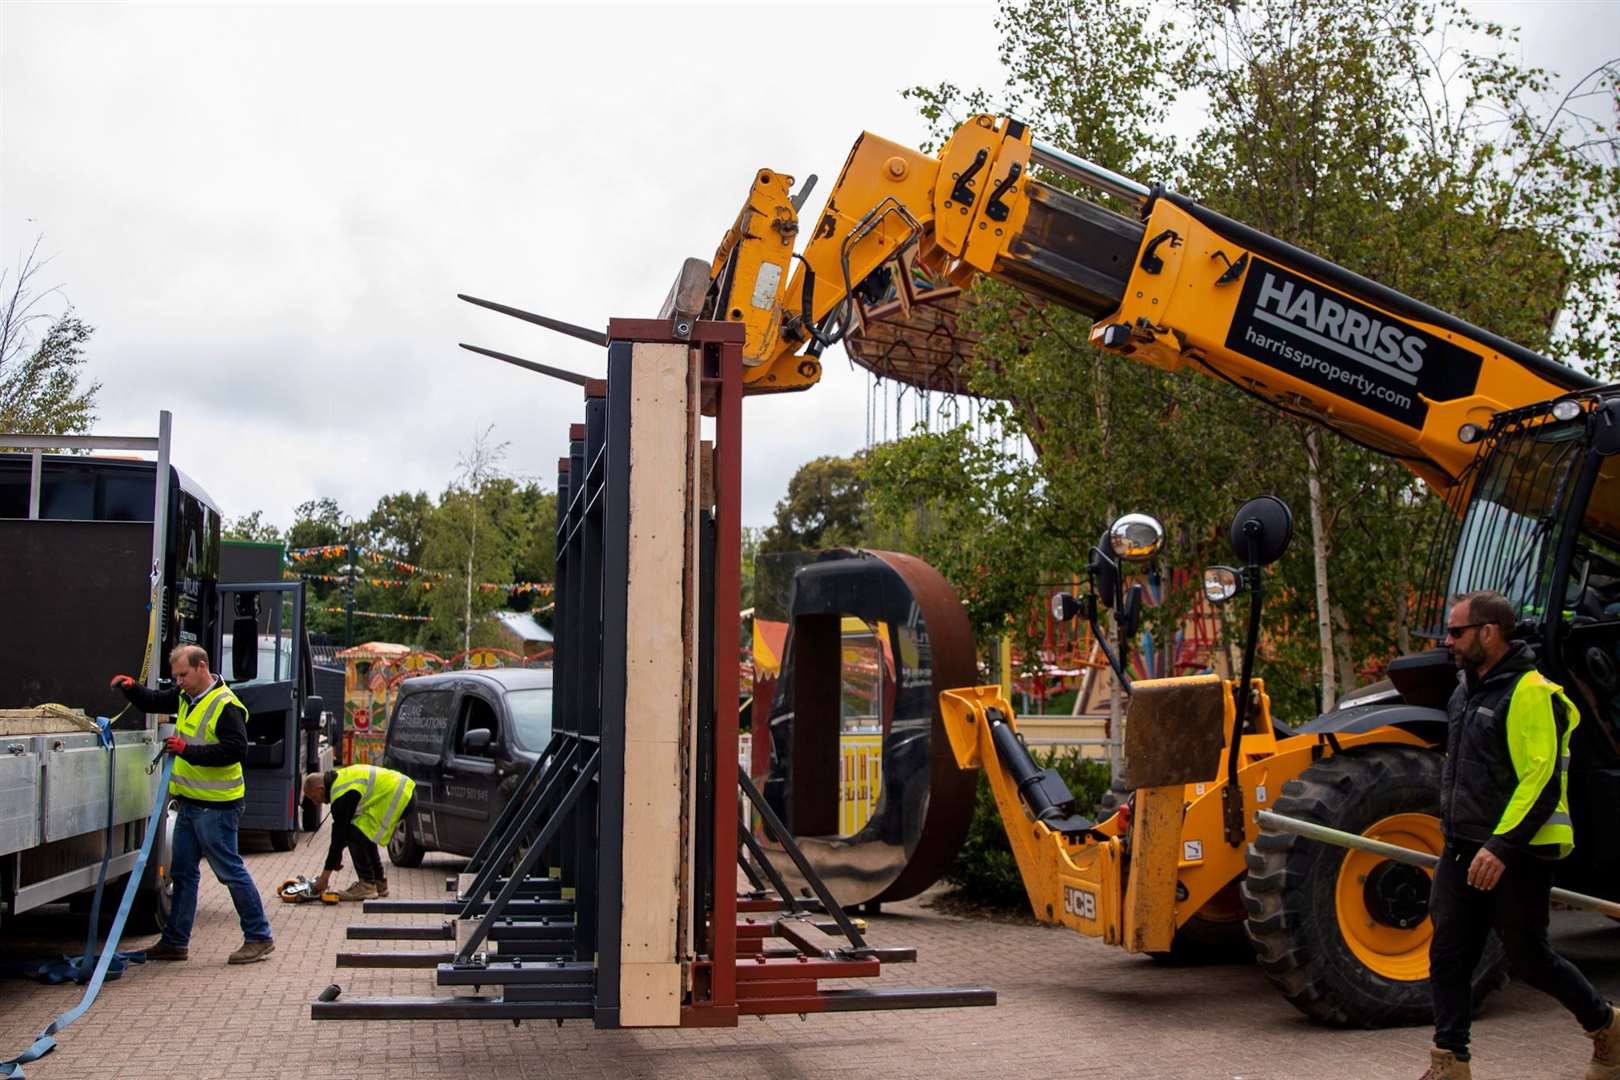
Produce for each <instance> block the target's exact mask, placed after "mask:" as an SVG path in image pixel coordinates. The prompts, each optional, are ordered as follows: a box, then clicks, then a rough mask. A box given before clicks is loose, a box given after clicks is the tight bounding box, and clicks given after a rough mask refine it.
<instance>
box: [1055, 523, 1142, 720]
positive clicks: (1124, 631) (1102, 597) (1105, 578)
mask: <svg viewBox="0 0 1620 1080" xmlns="http://www.w3.org/2000/svg"><path fill="white" fill-rule="evenodd" d="M1163 547H1164V526H1163V525H1161V524H1159V522H1158V520H1157V519H1156V518H1153V517H1150V516H1149V515H1147V514H1126V515H1124V516H1123V517H1120V518H1118V519H1117V520H1115V522H1114V523H1113V524H1112V525H1110V526H1109V527H1108V529H1107V531H1106V532H1104V533H1103V534H1102V538H1101V539H1099V540H1098V541H1097V544H1096V546H1095V547H1093V548H1092V549H1091V559H1090V561H1088V562H1087V563H1086V578H1087V580H1088V581H1089V583H1090V585H1091V593H1090V595H1088V596H1087V597H1086V599H1085V601H1084V606H1083V607H1082V605H1081V602H1080V601H1078V600H1076V599H1075V598H1074V597H1073V596H1070V595H1069V594H1068V593H1059V594H1058V595H1057V596H1055V597H1053V598H1052V613H1053V614H1054V615H1056V616H1057V618H1058V620H1059V621H1060V622H1061V621H1064V620H1065V619H1070V618H1073V617H1074V616H1075V615H1076V614H1078V613H1079V612H1080V611H1081V610H1084V611H1085V613H1086V621H1087V622H1088V623H1089V624H1090V625H1091V633H1092V637H1093V638H1094V639H1095V640H1096V642H1097V644H1098V645H1100V646H1102V651H1103V656H1105V657H1106V658H1107V660H1108V666H1109V667H1110V668H1112V669H1113V672H1114V675H1115V677H1116V678H1118V679H1119V685H1120V687H1121V689H1123V690H1124V691H1125V692H1126V693H1127V694H1128V693H1130V691H1131V678H1130V676H1129V675H1128V674H1126V672H1125V661H1126V658H1127V656H1128V653H1127V651H1126V650H1127V648H1128V644H1129V641H1130V639H1131V638H1132V637H1134V636H1135V635H1136V628H1137V626H1138V624H1139V623H1140V622H1141V617H1142V597H1143V595H1144V594H1145V590H1144V589H1143V588H1142V586H1141V585H1132V586H1131V588H1130V590H1129V591H1125V590H1124V588H1123V586H1124V564H1125V563H1127V562H1140V563H1145V562H1149V561H1151V560H1152V558H1153V557H1154V556H1155V555H1157V554H1158V553H1159V550H1160V549H1161V548H1163ZM1065 598H1066V599H1065ZM1099 605H1101V607H1103V608H1107V609H1110V610H1112V611H1113V612H1114V620H1115V623H1116V625H1117V626H1118V628H1119V644H1118V649H1117V651H1116V649H1114V648H1112V647H1110V645H1109V643H1108V635H1106V634H1104V633H1103V630H1102V625H1101V623H1100V621H1099V619H1100V612H1099V610H1098V606H1099Z"/></svg>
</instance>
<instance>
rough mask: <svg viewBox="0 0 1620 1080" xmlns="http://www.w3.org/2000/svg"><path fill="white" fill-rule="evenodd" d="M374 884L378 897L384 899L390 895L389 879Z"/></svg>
mask: <svg viewBox="0 0 1620 1080" xmlns="http://www.w3.org/2000/svg"><path fill="white" fill-rule="evenodd" d="M372 884H373V885H375V886H376V887H377V896H378V897H384V896H387V895H388V879H387V878H383V879H382V880H381V881H373V882H372Z"/></svg>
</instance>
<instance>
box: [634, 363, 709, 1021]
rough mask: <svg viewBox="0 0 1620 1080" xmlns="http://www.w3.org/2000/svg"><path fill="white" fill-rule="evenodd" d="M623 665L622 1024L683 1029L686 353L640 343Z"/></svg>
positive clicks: (687, 489)
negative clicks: (679, 933) (679, 938)
mask: <svg viewBox="0 0 1620 1080" xmlns="http://www.w3.org/2000/svg"><path fill="white" fill-rule="evenodd" d="M630 399H631V401H630V544H629V575H628V583H627V607H628V610H629V612H630V624H629V627H628V640H627V642H626V657H625V661H626V663H625V670H626V680H625V733H624V739H625V742H624V844H623V852H624V879H623V887H622V892H621V898H622V905H623V906H622V911H623V919H622V923H621V926H622V929H621V935H622V936H621V939H620V947H619V960H620V965H621V974H620V980H621V981H620V994H619V997H620V1022H621V1023H623V1024H625V1025H626V1026H630V1027H641V1026H664V1025H676V1024H679V1023H680V966H679V964H678V963H677V962H676V951H675V949H676V926H677V918H678V909H679V884H680V883H679V878H680V868H681V867H680V860H681V854H682V853H681V845H680V844H679V843H678V842H675V841H676V838H677V837H678V836H679V835H680V830H681V819H682V817H683V814H682V810H683V806H682V802H681V794H682V785H681V770H680V739H681V729H682V726H683V720H684V711H685V708H686V687H685V683H686V681H687V679H688V677H689V675H688V672H687V666H688V659H687V653H688V647H687V643H686V641H685V638H686V636H687V635H686V612H685V608H686V593H685V589H686V579H687V577H688V566H689V561H690V559H691V547H692V545H691V542H690V527H689V523H688V518H689V512H688V508H689V506H690V505H691V499H692V491H691V488H692V479H691V470H692V459H691V449H690V447H691V430H692V421H691V417H690V413H691V409H690V403H691V351H690V349H688V348H687V347H686V346H685V345H663V344H650V343H640V344H637V345H635V346H634V352H633V354H632V361H631V384H630Z"/></svg>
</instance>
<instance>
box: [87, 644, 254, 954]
mask: <svg viewBox="0 0 1620 1080" xmlns="http://www.w3.org/2000/svg"><path fill="white" fill-rule="evenodd" d="M169 670H170V672H171V673H172V674H173V675H174V686H172V687H170V688H169V689H167V690H157V691H152V690H148V689H146V688H145V687H144V686H141V685H140V684H139V683H137V682H136V681H135V680H134V679H132V678H130V677H129V676H128V675H115V676H113V680H112V686H113V689H115V690H121V691H123V694H124V696H125V697H126V698H128V699H129V701H130V703H131V704H132V705H134V706H135V707H136V708H137V709H140V710H142V711H144V712H149V713H173V714H174V718H175V725H174V726H175V732H176V733H175V734H174V735H171V736H170V737H169V739H168V740H167V743H166V749H167V750H168V751H169V753H171V754H173V755H174V757H175V762H174V774H173V776H172V777H171V778H170V780H169V794H170V795H172V796H174V799H175V801H176V802H177V803H178V804H179V808H180V813H179V817H178V818H177V820H176V821H175V826H174V850H173V851H171V852H170V853H169V876H170V879H171V880H172V881H173V882H174V904H173V906H172V910H171V911H170V913H169V918H168V921H167V923H165V925H164V927H163V938H162V940H161V941H159V942H158V943H157V944H156V945H154V946H153V947H152V948H150V949H147V950H146V958H147V959H148V960H185V959H187V957H188V956H189V955H190V952H189V949H190V944H191V924H192V920H193V919H194V918H195V917H196V914H197V888H198V886H199V885H200V884H201V882H202V874H201V873H200V872H199V866H200V864H201V862H202V860H203V859H204V858H205V857H206V858H207V859H208V865H209V866H210V867H212V868H213V871H214V876H215V877H216V878H218V879H219V883H220V884H221V885H223V886H225V888H226V889H228V890H229V891H230V894H231V903H233V904H235V905H236V916H237V918H238V919H240V920H241V923H242V938H243V941H242V947H241V948H240V949H237V950H236V951H235V952H233V953H231V956H230V962H231V963H233V964H251V963H254V962H255V961H258V960H263V959H264V958H265V957H266V956H269V955H270V952H271V950H273V949H274V948H275V947H276V945H275V942H274V941H272V940H271V937H270V923H269V922H268V921H267V920H266V919H265V917H264V905H263V904H262V903H261V902H260V901H259V890H258V887H257V886H255V885H254V884H253V877H252V876H251V875H250V874H249V873H248V869H247V865H246V864H245V863H243V862H242V856H241V854H240V852H238V851H237V846H236V832H237V825H238V824H239V823H240V822H241V820H242V800H243V798H244V797H246V795H247V787H246V785H245V783H244V782H243V779H242V759H243V758H245V757H246V756H247V741H248V738H247V719H248V713H247V709H246V708H244V707H243V705H242V703H241V702H240V701H238V700H237V699H236V695H235V694H233V693H231V688H230V687H228V686H226V685H225V682H224V680H223V679H221V678H220V677H219V676H217V675H215V674H214V673H213V672H211V671H209V669H208V653H207V652H206V651H205V650H204V649H202V648H201V647H200V646H197V645H180V646H177V647H176V648H175V649H174V650H173V651H172V652H170V653H169Z"/></svg>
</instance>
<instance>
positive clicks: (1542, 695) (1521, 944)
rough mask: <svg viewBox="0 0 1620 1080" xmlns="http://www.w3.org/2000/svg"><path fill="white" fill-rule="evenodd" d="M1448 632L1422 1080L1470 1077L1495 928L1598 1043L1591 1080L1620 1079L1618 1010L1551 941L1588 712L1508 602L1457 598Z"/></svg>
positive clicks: (1519, 967)
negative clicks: (1482, 976)
mask: <svg viewBox="0 0 1620 1080" xmlns="http://www.w3.org/2000/svg"><path fill="white" fill-rule="evenodd" d="M1446 624H1447V625H1446V645H1447V647H1448V648H1449V649H1450V650H1451V657H1452V660H1453V661H1454V662H1455V663H1456V665H1457V667H1458V668H1459V669H1461V673H1460V676H1459V679H1458V683H1457V689H1456V690H1455V691H1454V692H1453V693H1452V695H1451V701H1450V703H1449V704H1448V706H1447V709H1446V711H1447V718H1448V721H1449V722H1448V724H1447V736H1446V760H1445V765H1444V766H1443V767H1442V769H1441V774H1440V788H1441V793H1440V825H1441V831H1442V832H1443V833H1444V834H1445V850H1444V851H1443V852H1442V853H1441V855H1440V865H1439V866H1438V867H1436V868H1435V874H1434V883H1433V886H1432V888H1431V891H1430V895H1429V917H1430V918H1431V919H1432V920H1433V921H1434V936H1433V937H1432V938H1431V939H1430V941H1429V989H1430V992H1431V994H1432V996H1433V1000H1434V1049H1433V1050H1432V1051H1431V1052H1430V1062H1431V1064H1430V1067H1429V1071H1428V1073H1427V1074H1425V1075H1426V1076H1427V1077H1430V1078H1433V1080H1458V1078H1462V1080H1466V1078H1467V1077H1468V1076H1469V1075H1470V1073H1469V1064H1468V1062H1469V1054H1468V1032H1469V1020H1470V1018H1471V1016H1472V1014H1473V976H1474V970H1475V968H1477V967H1478V965H1479V960H1480V956H1481V955H1482V953H1483V951H1484V948H1485V943H1486V939H1487V938H1488V936H1489V935H1490V932H1491V930H1492V929H1493V928H1494V929H1495V930H1496V933H1497V936H1498V937H1499V938H1501V940H1502V945H1503V946H1504V947H1505V948H1506V950H1507V955H1508V965H1509V967H1510V968H1511V970H1512V971H1513V973H1514V974H1515V975H1517V976H1518V977H1519V978H1521V979H1523V980H1524V981H1525V982H1527V983H1529V984H1530V985H1531V986H1533V987H1535V988H1536V989H1537V990H1541V991H1543V992H1545V993H1548V994H1551V995H1552V996H1553V997H1556V998H1557V999H1558V1000H1559V1002H1560V1003H1562V1004H1563V1006H1564V1007H1565V1008H1566V1009H1568V1010H1569V1011H1570V1012H1571V1013H1573V1014H1574V1015H1575V1018H1576V1019H1577V1020H1578V1021H1580V1024H1581V1027H1582V1028H1583V1029H1584V1030H1585V1031H1586V1033H1587V1035H1588V1036H1589V1037H1591V1039H1592V1040H1593V1050H1592V1063H1591V1065H1590V1066H1588V1068H1587V1072H1586V1076H1587V1078H1588V1080H1613V1078H1617V1077H1620V1010H1616V1009H1615V1008H1614V1007H1613V1006H1612V1005H1610V1004H1609V1003H1608V1002H1607V1001H1604V1000H1603V998H1602V997H1600V996H1599V995H1598V992H1597V991H1596V990H1594V989H1593V988H1592V984H1591V983H1590V982H1588V981H1587V979H1586V976H1584V975H1582V974H1581V972H1580V971H1579V970H1578V969H1577V968H1576V967H1575V965H1573V964H1571V963H1570V962H1569V961H1568V960H1565V959H1564V958H1563V957H1561V956H1559V955H1558V954H1557V953H1555V952H1554V951H1553V949H1552V945H1551V944H1550V943H1549V942H1548V940H1547V916H1548V906H1549V903H1548V900H1549V893H1550V892H1551V891H1552V879H1553V869H1554V867H1555V865H1556V864H1557V861H1558V860H1559V859H1562V858H1564V857H1565V856H1566V855H1568V854H1569V853H1570V851H1572V850H1573V849H1574V847H1575V832H1574V828H1573V827H1572V825H1571V823H1570V817H1569V795H1568V792H1569V738H1570V734H1571V733H1572V732H1573V731H1574V730H1575V726H1576V725H1577V724H1578V723H1580V715H1579V713H1577V711H1576V709H1575V705H1574V703H1573V702H1571V701H1570V699H1569V698H1568V697H1567V696H1566V695H1565V694H1564V691H1563V689H1562V688H1561V687H1560V686H1558V684H1557V683H1554V682H1551V681H1549V680H1548V679H1547V678H1546V677H1545V676H1544V675H1542V674H1541V672H1539V671H1537V670H1536V657H1535V654H1534V652H1533V651H1532V650H1531V648H1530V647H1529V646H1528V645H1526V644H1525V643H1524V642H1522V641H1515V640H1514V639H1513V633H1514V630H1515V629H1516V628H1517V626H1518V612H1517V611H1516V610H1515V608H1514V606H1513V604H1512V602H1511V601H1509V600H1508V599H1507V598H1506V597H1504V596H1503V595H1502V594H1501V593H1497V592H1474V593H1468V594H1465V595H1463V596H1460V597H1458V598H1457V599H1456V601H1454V603H1453V604H1452V607H1451V611H1450V613H1449V615H1448V617H1447V619H1446Z"/></svg>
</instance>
